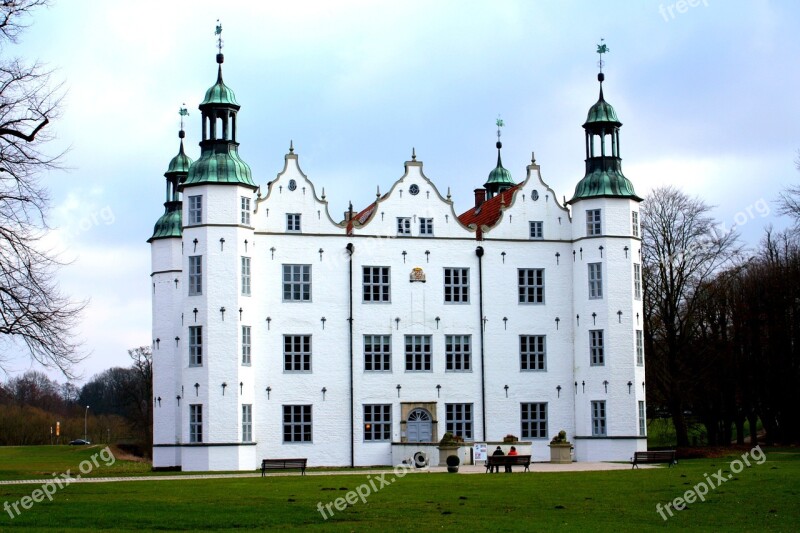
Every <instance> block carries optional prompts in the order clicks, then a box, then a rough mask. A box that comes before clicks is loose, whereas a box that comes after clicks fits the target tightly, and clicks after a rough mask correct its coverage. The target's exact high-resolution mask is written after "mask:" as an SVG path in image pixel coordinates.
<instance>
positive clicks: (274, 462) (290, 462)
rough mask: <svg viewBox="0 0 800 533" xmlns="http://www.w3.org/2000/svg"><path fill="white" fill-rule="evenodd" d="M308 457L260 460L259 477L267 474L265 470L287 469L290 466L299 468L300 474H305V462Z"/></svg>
mask: <svg viewBox="0 0 800 533" xmlns="http://www.w3.org/2000/svg"><path fill="white" fill-rule="evenodd" d="M307 462H308V459H306V458H298V459H264V460H262V461H261V477H264V476H265V475H266V474H267V470H288V469H290V468H299V469H300V475H301V476H304V475H306V463H307Z"/></svg>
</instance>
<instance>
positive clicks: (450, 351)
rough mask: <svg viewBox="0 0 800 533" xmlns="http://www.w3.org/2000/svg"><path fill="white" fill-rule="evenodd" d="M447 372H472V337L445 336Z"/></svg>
mask: <svg viewBox="0 0 800 533" xmlns="http://www.w3.org/2000/svg"><path fill="white" fill-rule="evenodd" d="M444 353H445V370H447V371H448V372H469V371H470V370H472V336H471V335H445V337H444Z"/></svg>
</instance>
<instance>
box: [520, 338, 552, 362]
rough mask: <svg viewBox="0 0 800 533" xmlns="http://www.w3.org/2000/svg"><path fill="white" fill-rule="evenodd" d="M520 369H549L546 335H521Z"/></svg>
mask: <svg viewBox="0 0 800 533" xmlns="http://www.w3.org/2000/svg"><path fill="white" fill-rule="evenodd" d="M519 369H520V370H547V357H546V353H545V336H544V335H520V336H519Z"/></svg>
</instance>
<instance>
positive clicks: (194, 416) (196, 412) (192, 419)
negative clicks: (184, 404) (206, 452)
mask: <svg viewBox="0 0 800 533" xmlns="http://www.w3.org/2000/svg"><path fill="white" fill-rule="evenodd" d="M189 442H203V406H202V405H201V404H191V405H190V406H189Z"/></svg>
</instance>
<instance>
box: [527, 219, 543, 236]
mask: <svg viewBox="0 0 800 533" xmlns="http://www.w3.org/2000/svg"><path fill="white" fill-rule="evenodd" d="M530 224H531V239H543V238H544V233H543V232H542V221H541V220H531V223H530Z"/></svg>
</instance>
